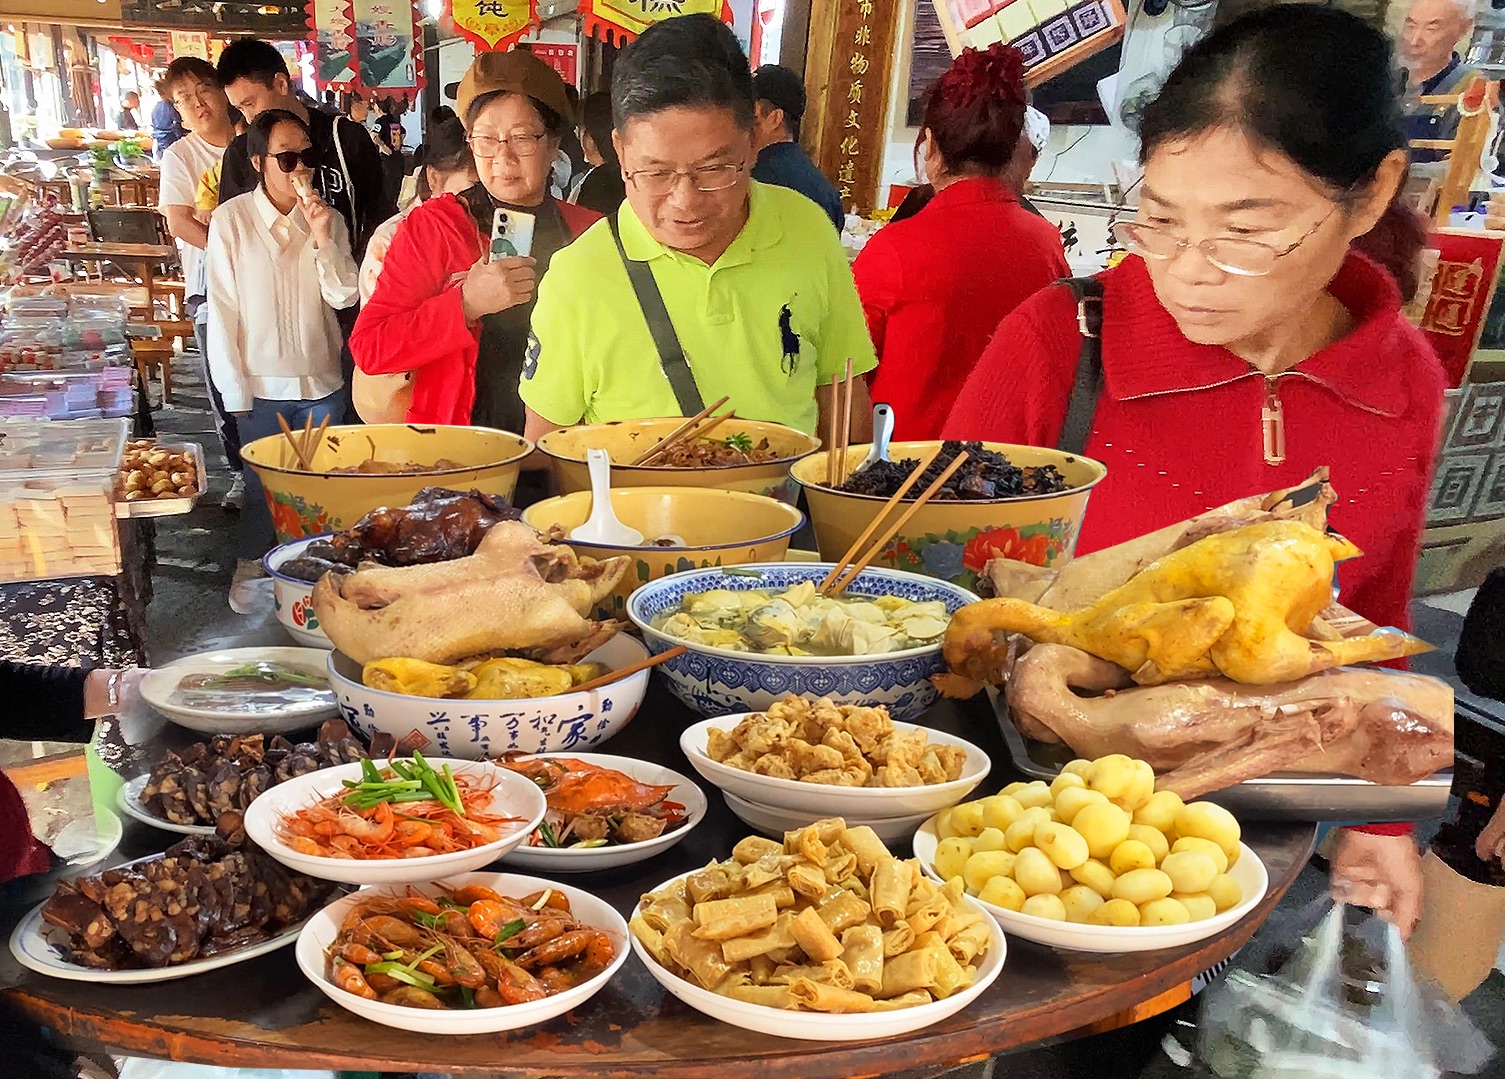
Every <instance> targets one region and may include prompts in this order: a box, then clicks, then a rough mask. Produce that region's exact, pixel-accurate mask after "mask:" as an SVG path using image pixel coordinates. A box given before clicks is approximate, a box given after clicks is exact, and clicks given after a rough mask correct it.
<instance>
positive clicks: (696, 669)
mask: <svg viewBox="0 0 1505 1079" xmlns="http://www.w3.org/2000/svg"><path fill="white" fill-rule="evenodd" d="M831 568H832V564H831V563H829V562H826V563H818V562H810V563H759V564H756V565H747V566H737V567H735V568H734V569H733V570H732V571H730V572H728V571H726V570H723V569H717V568H708V569H698V570H690V571H688V572H685V573H675V574H672V575H670V576H668V577H662V578H660V579H659V580H657V581H649V582H648V583H647V584H645V585H643V587H641V588H639V589H638V590H637V591H636V592H634V593H633V594H632V598H631V599H630V600H628V602H627V616H628V617H629V618H631V619H632V621H633V623H634V624H635V625H636V626H637V627H638V628H639V629H640V630H642V633H643V640H644V641H646V642H647V644H648V648H649V650H650V651H651V652H653V653H654V654H655V655H657V654H658V653H660V652H666V651H668V650H669V649H670V648H673V647H675V646H676V645H684V646H685V648H686V649H687V651H686V652H685V654H684V655H682V656H680V657H678V658H677V659H671V660H669V661H668V662H667V663H663V664H660V665H659V667H658V668H657V669H658V670H659V671H661V672H663V676H664V678H665V679H667V681H668V684H669V688H670V689H671V690H673V692H674V695H675V696H676V697H678V698H679V699H680V700H682V701H684V703H685V704H687V705H688V706H689V707H691V708H693V709H694V710H695V711H696V712H698V713H700V714H701V715H702V716H706V717H712V716H725V715H732V714H733V713H737V712H761V711H764V710H766V709H767V708H768V707H769V706H770V705H771V704H773V703H774V702H775V701H777V700H781V699H783V698H784V697H788V696H796V697H828V698H830V699H831V700H834V701H836V702H837V703H839V704H863V705H882V706H883V707H885V708H887V709H888V712H889V715H890V716H892V717H893V718H894V719H896V720H899V721H901V722H904V721H911V720H914V719H916V718H918V717H919V716H920V714H921V713H923V712H924V711H925V709H927V708H929V707H930V705H931V704H932V703H933V702H934V701H935V697H936V691H935V687H934V686H932V685H931V684H930V678H931V676H932V675H935V674H939V673H940V672H942V671H944V670H945V669H946V664H945V660H944V659H942V658H941V645H940V643H936V644H932V645H926V646H924V647H922V648H910V649H906V650H904V651H902V652H888V653H884V654H882V655H875V656H764V655H758V654H756V653H752V652H736V651H732V650H731V649H728V648H715V647H712V646H710V645H704V644H696V643H694V642H691V641H684V640H680V639H679V638H677V637H670V636H668V635H667V634H664V633H660V632H659V631H658V630H656V629H654V628H653V621H654V619H656V618H657V617H658V616H659V615H661V614H664V613H665V612H669V611H677V610H678V609H679V607H680V604H681V602H682V601H683V600H684V598H685V597H686V596H688V595H693V594H695V593H698V592H709V591H711V590H713V589H718V588H725V589H730V590H733V591H749V590H752V589H761V590H763V591H766V592H781V591H783V590H785V589H787V588H793V587H794V586H795V585H797V584H801V583H804V582H806V581H810V582H813V583H815V584H819V583H820V582H821V581H823V580H824V579H825V577H826V575H827V574H828V573H829V572H830V571H831ZM847 591H848V593H849V594H853V595H859V596H899V597H900V598H902V599H907V600H911V601H913V602H915V603H926V602H930V601H934V600H940V601H941V602H942V603H944V604H945V605H946V611H947V613H949V614H955V613H956V612H957V611H958V610H960V609H961V608H962V607H965V606H966V605H967V604H969V603H976V602H977V599H978V597H977V596H975V595H974V594H973V593H971V592H969V591H967V590H966V589H965V588H962V587H960V586H959V585H954V584H951V583H950V582H948V581H942V580H938V579H936V578H934V577H921V576H920V575H919V574H915V573H901V572H899V571H898V570H888V569H867V570H863V571H862V573H860V574H858V576H857V578H856V580H855V581H853V582H852V584H851V586H850V587H849V588H848V589H847Z"/></svg>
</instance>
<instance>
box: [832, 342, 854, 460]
mask: <svg viewBox="0 0 1505 1079" xmlns="http://www.w3.org/2000/svg"><path fill="white" fill-rule="evenodd" d="M841 390H842V393H841V441H840V443H838V445H839V447H840V450H839V452H840V453H841V463H840V464H839V465H837V467H836V482H835V483H833V484H832V485H831V486H833V487H838V486H840V485H841V484H843V483H845V482H846V481H847V447H848V446H850V445H851V442H852V359H851V357H850V356H849V357H847V380H846V381H845V382H843V383H842V384H841Z"/></svg>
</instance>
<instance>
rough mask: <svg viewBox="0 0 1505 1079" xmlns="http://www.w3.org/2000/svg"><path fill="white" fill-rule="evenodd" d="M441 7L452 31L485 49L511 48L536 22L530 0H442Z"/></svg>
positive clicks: (532, 3) (534, 11) (534, 5)
mask: <svg viewBox="0 0 1505 1079" xmlns="http://www.w3.org/2000/svg"><path fill="white" fill-rule="evenodd" d="M444 10H445V14H446V15H447V16H448V18H449V20H450V21H451V22H453V23H454V27H455V32H456V33H458V34H459V35H460V36H461V37H463V38H465V39H466V40H468V41H469V42H470V43H471V44H472V45H474V46H475V47H476V48H478V49H484V50H487V51H493V50H498V49H508V48H511V47H512V46H513V45H515V44H517V39H518V38H520V37H522V36H523V34H525V33H526V32H527V31H528V29H529V28H530V27H532V26H535V25H537V23H538V8H537V5H536V4H535V3H534V0H445V4H444Z"/></svg>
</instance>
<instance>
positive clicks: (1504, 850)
mask: <svg viewBox="0 0 1505 1079" xmlns="http://www.w3.org/2000/svg"><path fill="white" fill-rule="evenodd" d="M1474 853H1475V854H1477V855H1478V856H1479V858H1480V860H1481V861H1485V862H1499V863H1500V864H1501V865H1502V866H1505V798H1502V799H1501V800H1500V804H1499V805H1498V806H1496V807H1495V815H1494V816H1493V817H1490V818H1489V823H1488V824H1486V825H1485V826H1484V830H1483V831H1482V832H1480V833H1479V838H1478V839H1476V840H1475V841H1474Z"/></svg>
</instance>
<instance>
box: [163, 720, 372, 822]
mask: <svg viewBox="0 0 1505 1079" xmlns="http://www.w3.org/2000/svg"><path fill="white" fill-rule="evenodd" d="M365 755H366V751H365V750H364V749H362V748H361V744H360V742H358V741H357V740H356V738H355V736H354V735H353V734H351V733H350V728H349V727H348V726H346V724H345V721H344V720H342V719H330V720H326V721H325V723H324V725H323V726H322V727H320V728H319V735H318V741H317V742H303V743H300V744H299V745H293V743H291V742H289V741H288V740H287V739H286V738H284V737H282V735H280V734H278V735H274V736H273V737H272V740H271V741H270V742H268V741H266V739H265V736H264V735H260V734H249V735H234V736H232V735H225V734H221V735H217V736H215V737H214V738H211V739H210V740H209V741H208V742H195V743H194V744H193V745H191V746H189V747H188V748H187V749H185V750H183V751H182V752H179V753H174V752H172V751H171V750H169V751H168V752H167V755H166V756H165V757H163V758H162V760H161V761H160V762H159V763H158V764H157V766H156V767H155V768H153V769H152V771H151V776H150V777H149V778H148V779H147V781H146V786H145V787H144V788H142V791H141V804H142V805H143V806H145V807H146V808H147V810H148V811H150V812H151V813H152V815H153V816H156V817H160V818H161V819H163V820H165V821H171V822H172V823H173V824H204V825H212V824H214V823H215V821H216V820H218V819H219V816H220V814H222V813H224V812H226V811H227V810H231V809H245V808H246V806H248V805H250V804H251V802H252V801H254V800H255V798H256V796H257V795H258V794H260V793H261V792H262V791H264V790H266V789H267V788H268V787H274V786H276V785H277V784H278V783H286V782H287V781H288V780H289V779H294V778H296V777H298V776H301V775H304V774H305V773H308V772H316V771H318V770H319V769H320V768H330V767H333V766H334V765H337V764H349V763H351V762H352V761H358V760H360V759H361V758H362V757H364V756H365Z"/></svg>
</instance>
